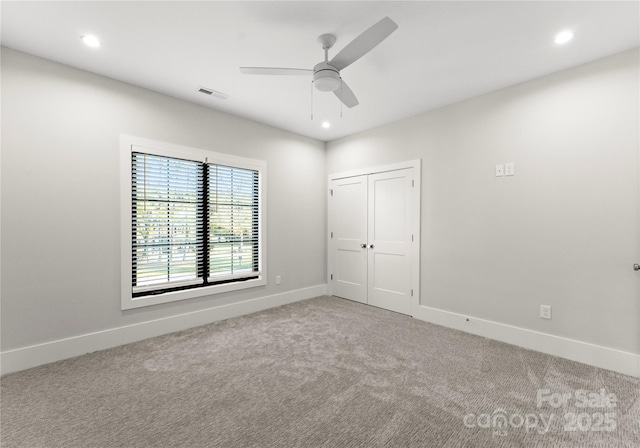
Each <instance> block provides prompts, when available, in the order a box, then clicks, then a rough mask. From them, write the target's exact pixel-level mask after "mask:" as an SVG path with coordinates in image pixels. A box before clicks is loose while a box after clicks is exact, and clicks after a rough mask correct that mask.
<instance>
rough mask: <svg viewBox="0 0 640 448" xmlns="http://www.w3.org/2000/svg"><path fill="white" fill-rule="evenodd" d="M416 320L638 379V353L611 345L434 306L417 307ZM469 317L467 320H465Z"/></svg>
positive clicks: (639, 376) (639, 371)
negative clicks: (598, 343) (516, 325)
mask: <svg viewBox="0 0 640 448" xmlns="http://www.w3.org/2000/svg"><path fill="white" fill-rule="evenodd" d="M413 317H415V318H416V319H420V320H423V321H426V322H430V323H433V324H436V325H442V326H443V327H448V328H454V329H456V330H461V331H465V332H467V333H471V334H475V335H478V336H483V337H486V338H489V339H495V340H497V341H501V342H506V343H508V344H513V345H517V346H519V347H523V348H526V349H529V350H535V351H537V352H542V353H546V354H549V355H554V356H559V357H561V358H566V359H570V360H572V361H577V362H581V363H583V364H588V365H591V366H595V367H600V368H603V369H607V370H612V371H614V372H618V373H623V374H625V375H629V376H634V377H637V378H640V355H638V354H635V353H630V352H624V351H621V350H616V349H613V348H608V347H602V346H600V345H595V344H590V343H587V342H581V341H577V340H574V339H568V338H563V337H560V336H554V335H551V334H548V333H541V332H538V331H533V330H527V329H525V328H520V327H515V326H512V325H506V324H501V323H498V322H493V321H490V320H484V319H477V318H474V317H470V316H465V315H462V314H457V313H452V312H450V311H444V310H440V309H437V308H430V307H427V306H422V305H421V306H418V307H417V308H416V311H415V312H414V316H413ZM467 319H469V321H467Z"/></svg>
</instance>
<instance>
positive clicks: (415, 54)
mask: <svg viewBox="0 0 640 448" xmlns="http://www.w3.org/2000/svg"><path fill="white" fill-rule="evenodd" d="M384 16H389V17H390V18H392V19H393V20H394V21H395V22H396V23H397V24H398V25H399V28H398V30H397V31H396V32H394V33H393V34H392V35H391V36H390V37H389V38H388V39H387V40H385V41H384V42H383V43H382V44H380V45H379V46H378V47H376V48H375V49H374V50H373V51H371V52H370V53H369V54H367V55H366V56H364V57H363V58H362V59H360V60H358V61H357V62H355V63H354V64H353V65H351V66H349V67H347V68H345V69H344V70H343V71H342V73H341V74H342V76H343V78H344V80H345V81H346V82H347V83H348V84H349V85H350V87H351V88H352V90H353V91H354V93H355V94H356V96H357V97H358V99H359V101H360V105H359V106H356V107H355V108H353V109H348V108H346V107H344V108H343V109H342V118H341V117H340V114H341V108H340V102H339V101H338V100H337V98H335V96H334V95H333V94H331V93H323V92H318V91H315V92H313V111H314V120H311V118H310V114H311V79H310V78H306V77H298V76H282V77H276V76H255V75H253V76H252V75H243V74H241V73H240V71H239V69H238V67H240V66H274V67H294V68H309V69H310V68H312V67H313V66H314V65H315V64H316V63H318V62H320V61H322V60H323V57H324V56H323V52H322V49H321V47H320V45H319V44H318V43H317V41H316V38H317V36H318V35H320V34H323V33H332V34H335V36H336V37H337V42H336V44H335V46H334V48H333V49H332V50H331V51H330V53H329V58H331V57H332V55H334V54H336V52H338V51H339V50H340V49H342V47H344V46H345V45H346V44H347V43H349V42H350V41H351V40H352V39H353V38H355V37H356V36H357V35H359V34H360V33H361V32H362V31H364V30H365V29H367V28H368V27H369V26H371V25H373V24H374V23H375V22H377V21H378V20H380V19H381V18H383V17H384ZM639 16H640V10H639V2H637V1H625V2H614V1H603V2H586V1H584V2H583V1H572V2H560V1H535V2H521V1H513V2H496V1H471V2H457V1H445V2H435V1H410V2H379V1H372V2H354V1H347V2H334V1H302V2H279V1H275V2H273V1H261V2H244V1H234V2H217V1H200V2H186V1H163V2H146V1H140V2H138V1H124V2H109V1H106V2H95V1H72V2H57V1H46V2H25V1H16V2H14V1H2V3H1V17H2V36H1V38H2V45H4V46H7V47H11V48H14V49H17V50H21V51H24V52H27V53H31V54H34V55H37V56H41V57H44V58H47V59H51V60H54V61H58V62H62V63H64V64H68V65H71V66H74V67H78V68H81V69H84V70H88V71H91V72H95V73H98V74H101V75H104V76H108V77H111V78H115V79H118V80H122V81H125V82H127V83H130V84H134V85H138V86H142V87H145V88H148V89H151V90H154V91H157V92H161V93H165V94H167V95H171V96H174V97H177V98H182V99H185V100H187V101H191V102H193V103H197V104H201V105H203V106H206V107H210V108H213V109H217V110H221V111H224V112H228V113H231V114H234V115H239V116H242V117H246V118H249V119H252V120H255V121H258V122H262V123H266V124H269V125H272V126H275V127H278V128H282V129H286V130H288V131H291V132H295V133H298V134H302V135H306V136H309V137H313V138H316V139H319V140H323V141H328V140H333V139H336V138H339V137H342V136H345V135H350V134H353V133H355V132H358V131H362V130H365V129H369V128H372V127H375V126H379V125H382V124H385V123H389V122H393V121H396V120H399V119H402V118H405V117H409V116H412V115H416V114H418V113H421V112H426V111H429V110H433V109H435V108H438V107H441V106H444V105H447V104H451V103H454V102H457V101H460V100H464V99H466V98H471V97H474V96H478V95H481V94H484V93H487V92H490V91H493V90H497V89H500V88H503V87H507V86H510V85H514V84H517V83H521V82H524V81H527V80H529V79H532V78H536V77H539V76H543V75H545V74H549V73H552V72H555V71H558V70H562V69H565V68H568V67H572V66H576V65H579V64H582V63H585V62H588V61H591V60H594V59H598V58H601V57H604V56H607V55H610V54H614V53H618V52H621V51H624V50H627V49H630V48H633V47H637V46H638V45H639V30H640V25H639V22H640V19H639ZM563 29H571V30H573V31H574V33H575V38H574V39H573V40H572V41H571V42H569V43H568V44H566V45H564V46H557V45H555V44H554V43H553V38H554V35H555V34H556V33H557V32H558V31H561V30H563ZM85 34H95V35H96V36H98V37H99V39H100V40H101V41H102V44H103V45H102V46H101V47H100V48H97V49H94V48H89V47H87V46H85V45H84V44H83V43H82V42H81V40H80V36H82V35H85ZM199 86H203V87H208V88H211V89H214V90H218V91H220V92H223V93H225V94H227V95H229V98H228V99H227V100H220V99H216V98H214V97H209V96H206V95H204V94H202V93H199V92H198V91H197V90H198V87H199ZM323 120H328V121H330V122H331V124H332V126H331V128H330V129H322V128H321V126H320V124H321V122H322V121H323Z"/></svg>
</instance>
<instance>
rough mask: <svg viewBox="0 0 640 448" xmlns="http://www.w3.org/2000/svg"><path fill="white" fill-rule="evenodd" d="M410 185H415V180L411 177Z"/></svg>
mask: <svg viewBox="0 0 640 448" xmlns="http://www.w3.org/2000/svg"><path fill="white" fill-rule="evenodd" d="M411 186H412V187H415V186H416V181H415V180H413V179H411Z"/></svg>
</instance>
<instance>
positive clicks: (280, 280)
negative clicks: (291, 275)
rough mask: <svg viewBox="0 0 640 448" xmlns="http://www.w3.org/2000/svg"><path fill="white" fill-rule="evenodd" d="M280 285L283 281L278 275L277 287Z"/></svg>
mask: <svg viewBox="0 0 640 448" xmlns="http://www.w3.org/2000/svg"><path fill="white" fill-rule="evenodd" d="M280 283H282V279H281V278H280V276H279V275H276V285H279V284H280Z"/></svg>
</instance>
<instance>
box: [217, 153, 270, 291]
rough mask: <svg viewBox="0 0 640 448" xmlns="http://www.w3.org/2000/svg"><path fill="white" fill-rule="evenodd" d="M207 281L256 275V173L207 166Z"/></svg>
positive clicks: (246, 170)
mask: <svg viewBox="0 0 640 448" xmlns="http://www.w3.org/2000/svg"><path fill="white" fill-rule="evenodd" d="M207 177H208V198H209V199H208V214H209V241H208V242H209V254H208V256H209V281H211V282H214V281H221V280H226V279H238V278H244V277H256V276H257V275H258V274H259V266H258V259H259V254H258V251H259V245H258V232H259V227H258V223H259V219H258V186H259V184H258V172H257V171H253V170H248V169H242V168H236V167H230V166H223V165H211V164H210V165H208V176H207Z"/></svg>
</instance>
